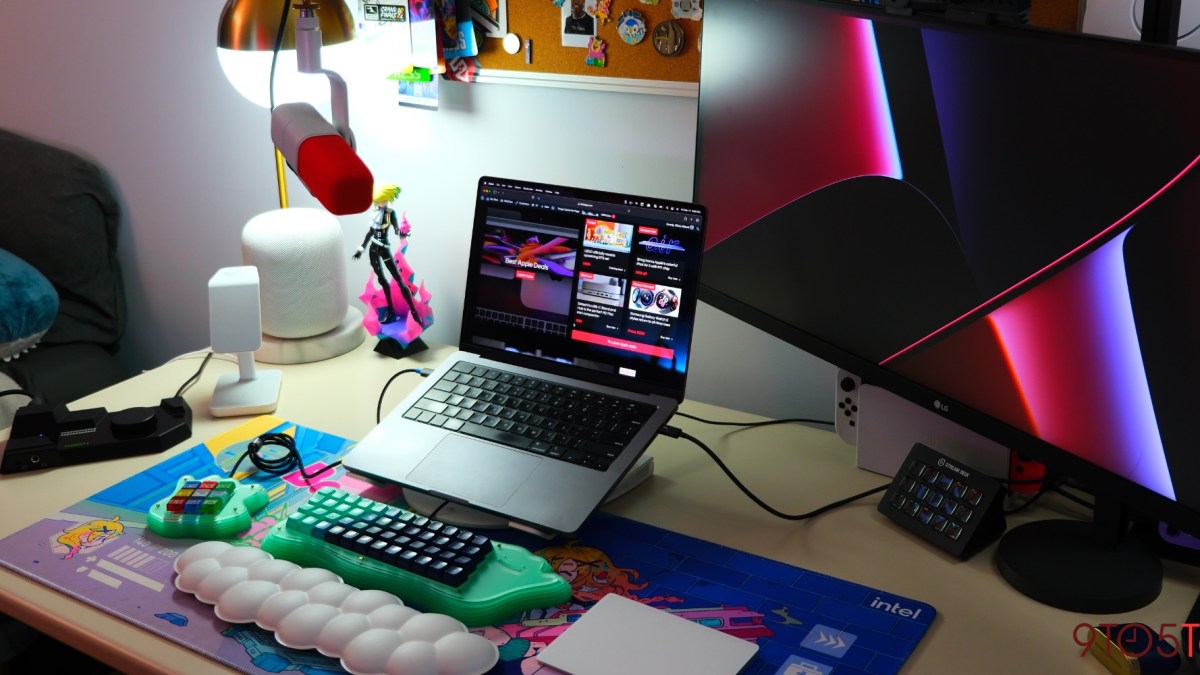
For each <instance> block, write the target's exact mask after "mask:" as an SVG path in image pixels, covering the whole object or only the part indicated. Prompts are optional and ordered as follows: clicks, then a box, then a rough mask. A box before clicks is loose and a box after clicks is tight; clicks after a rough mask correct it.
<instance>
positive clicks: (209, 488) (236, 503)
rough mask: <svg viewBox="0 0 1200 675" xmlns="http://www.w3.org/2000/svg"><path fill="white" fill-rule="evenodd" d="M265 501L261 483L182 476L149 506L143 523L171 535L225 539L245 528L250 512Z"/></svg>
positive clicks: (177, 537)
mask: <svg viewBox="0 0 1200 675" xmlns="http://www.w3.org/2000/svg"><path fill="white" fill-rule="evenodd" d="M266 505H267V493H266V490H264V489H263V487H262V486H261V485H257V484H249V485H242V484H241V483H239V482H238V481H236V480H234V479H232V478H220V477H217V476H210V477H208V478H203V479H196V478H193V477H191V476H184V477H183V478H181V479H180V480H179V482H178V483H177V484H176V486H175V491H174V492H172V493H171V495H170V496H169V497H167V498H166V499H163V500H161V501H159V502H156V503H155V504H154V506H152V507H150V512H149V513H148V514H147V516H148V517H147V519H146V524H147V526H148V527H149V528H150V531H151V532H154V533H155V534H158V535H161V536H164V537H170V538H173V539H227V538H229V537H232V536H234V535H236V534H238V533H241V532H244V531H246V530H247V529H248V528H249V527H250V523H251V522H252V518H251V514H252V513H254V512H255V511H257V510H259V509H261V508H262V507H264V506H266Z"/></svg>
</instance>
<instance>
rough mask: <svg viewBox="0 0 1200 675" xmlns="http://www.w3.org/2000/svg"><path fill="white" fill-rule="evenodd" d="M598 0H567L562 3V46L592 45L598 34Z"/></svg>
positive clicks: (586, 46) (585, 47)
mask: <svg viewBox="0 0 1200 675" xmlns="http://www.w3.org/2000/svg"><path fill="white" fill-rule="evenodd" d="M595 13H596V0H566V2H564V3H563V4H562V46H564V47H583V48H584V49H587V48H589V47H591V46H592V38H593V37H595V36H596V17H595Z"/></svg>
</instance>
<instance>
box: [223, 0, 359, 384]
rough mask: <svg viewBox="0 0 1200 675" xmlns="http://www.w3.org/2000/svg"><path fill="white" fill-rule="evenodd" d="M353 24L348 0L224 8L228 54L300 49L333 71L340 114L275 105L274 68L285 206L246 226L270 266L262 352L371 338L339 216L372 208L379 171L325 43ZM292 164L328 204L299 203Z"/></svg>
mask: <svg viewBox="0 0 1200 675" xmlns="http://www.w3.org/2000/svg"><path fill="white" fill-rule="evenodd" d="M322 25H325V26H327V27H329V29H330V30H329V31H328V32H325V31H323V30H322V28H321V27H322ZM353 25H354V20H353V17H352V16H351V14H350V11H349V9H348V8H347V7H346V6H345V4H344V3H343V2H342V1H341V0H325V2H324V3H323V4H320V5H318V4H317V3H315V2H311V1H310V0H302V1H301V2H298V3H296V4H294V5H293V4H292V0H282V2H278V1H275V2H272V1H268V0H229V1H228V2H227V3H226V5H225V8H224V10H223V11H222V13H221V19H220V24H219V27H218V46H219V47H221V48H222V49H221V50H218V51H219V53H224V52H225V50H249V51H271V52H273V53H274V54H273V58H277V57H278V54H279V52H280V51H281V50H285V49H289V50H294V53H295V56H296V65H297V70H298V71H299V72H300V73H307V74H311V75H316V76H324V77H323V78H320V77H318V78H316V79H318V80H319V81H320V80H324V82H323V83H322V84H325V83H327V89H328V94H329V97H330V108H331V111H332V117H333V123H332V124H331V123H330V122H328V121H326V119H325V118H324V117H323V116H322V115H321V114H320V113H319V112H318V111H317V110H316V108H314V107H313V106H312V105H311V104H310V103H305V102H288V103H283V104H280V105H275V104H274V98H275V96H274V87H273V78H274V75H272V79H271V80H269V81H268V83H267V85H268V86H267V88H268V90H269V92H270V100H271V138H272V141H273V142H274V145H275V168H276V180H277V183H278V189H279V209H276V210H273V211H268V212H266V213H262V214H259V215H257V216H255V217H254V218H252V219H250V221H249V222H247V224H246V226H245V228H244V229H243V231H242V256H243V261H244V262H245V263H246V264H247V265H254V266H256V267H258V269H259V274H260V292H261V295H262V302H261V307H262V330H263V344H262V347H260V348H259V349H258V350H257V351H256V352H255V355H256V357H257V358H258V360H260V361H266V362H269V363H302V362H309V361H317V360H321V359H325V358H330V357H333V356H337V355H338V354H342V353H344V352H347V351H349V350H351V349H353V348H354V347H356V346H357V345H358V344H360V343H361V342H362V341H363V339H365V333H364V331H363V329H362V326H361V322H362V313H361V311H360V310H358V309H357V308H355V307H351V305H350V300H349V292H348V290H347V285H346V274H345V262H344V258H345V257H346V256H345V251H344V243H343V236H342V229H341V226H340V224H339V223H338V221H337V219H336V218H334V215H335V214H336V215H348V214H352V213H361V212H364V211H366V210H367V209H369V208H370V206H371V199H372V191H373V184H374V179H373V177H372V175H371V172H370V170H369V169H367V167H366V165H365V164H363V162H362V160H361V159H360V158H359V157H358V154H357V153H356V152H355V150H354V136H353V133H352V131H351V130H350V123H349V112H348V104H347V91H346V82H345V80H343V79H342V77H341V76H340V75H338V74H337V73H336V72H334V71H332V70H327V69H325V68H323V67H322V64H321V47H322V45H323V44H324V43H328V44H338V43H343V42H346V41H348V40H351V39H352V38H353V37H354V32H353ZM273 63H274V61H273ZM222 65H223V67H224V68H225V69H226V74H227V75H229V76H230V77H231V81H233V80H234V79H235V78H237V77H238V73H239V70H238V69H237V68H235V67H234V66H233V65H231V63H230V62H229V59H228V58H226V57H225V56H222ZM272 70H274V66H273V67H272ZM235 86H236V85H235ZM239 90H240V89H239ZM285 166H290V167H291V169H292V170H293V171H294V172H295V173H296V175H297V177H299V178H300V180H301V182H302V183H303V184H304V186H305V187H306V188H308V190H309V192H311V193H312V194H313V196H314V197H316V198H317V200H318V201H319V202H320V203H321V205H322V206H323V207H324V209H312V208H289V205H288V195H287V174H286V171H285Z"/></svg>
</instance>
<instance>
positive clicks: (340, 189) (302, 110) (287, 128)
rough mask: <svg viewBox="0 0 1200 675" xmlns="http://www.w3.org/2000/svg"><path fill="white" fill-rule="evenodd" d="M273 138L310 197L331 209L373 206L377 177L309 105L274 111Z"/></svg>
mask: <svg viewBox="0 0 1200 675" xmlns="http://www.w3.org/2000/svg"><path fill="white" fill-rule="evenodd" d="M271 140H272V141H273V142H274V143H275V147H276V148H279V151H280V152H281V153H282V154H283V157H284V159H286V160H287V163H288V166H290V167H292V171H294V172H295V173H296V176H297V177H299V178H300V182H301V183H304V187H306V188H308V191H309V192H310V193H312V196H314V197H316V198H317V201H319V202H321V206H324V207H325V209H326V210H328V211H329V212H330V213H332V214H334V215H338V216H345V215H349V214H352V213H362V212H364V211H366V210H367V209H369V208H371V201H372V198H373V193H374V184H375V178H374V176H372V175H371V170H370V169H368V168H367V165H366V164H364V163H363V161H362V159H361V158H360V157H359V156H358V153H356V152H355V151H354V148H353V147H352V146H351V145H350V144H349V143H348V142H346V139H345V138H343V137H342V135H341V134H339V133H338V131H337V129H336V128H335V127H334V126H333V125H332V124H330V123H329V122H328V121H326V120H325V118H324V117H322V116H321V113H319V112H317V109H316V108H314V107H312V105H310V104H308V103H283V104H280V105H277V106H275V110H273V111H272V112H271Z"/></svg>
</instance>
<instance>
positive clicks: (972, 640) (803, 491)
mask: <svg viewBox="0 0 1200 675" xmlns="http://www.w3.org/2000/svg"><path fill="white" fill-rule="evenodd" d="M374 343H375V341H374V340H373V339H371V338H368V340H367V341H366V342H364V343H363V345H362V346H360V347H359V348H358V349H356V350H355V351H353V352H350V353H349V354H346V355H344V356H342V357H339V358H336V359H331V360H328V361H324V362H319V363H313V364H304V365H295V366H282V367H280V368H281V369H282V370H283V388H282V392H281V395H280V403H279V408H278V410H276V411H275V413H274V414H275V415H276V416H278V417H281V418H284V419H287V420H289V421H293V422H297V423H299V424H303V425H305V426H309V427H313V428H317V429H321V430H323V431H326V432H329V433H333V434H337V435H340V436H343V437H346V438H351V439H357V438H362V437H363V436H364V435H365V434H366V433H367V431H368V430H370V429H371V427H372V426H374V423H375V406H376V402H377V400H378V397H379V392H380V390H381V389H382V387H383V385H384V383H385V382H386V381H387V380H388V378H390V377H391V376H392V375H393V374H394V373H396V372H397V371H398V370H400V369H402V368H410V367H420V366H424V367H432V366H435V365H436V364H437V363H439V362H440V361H441V360H442V359H444V358H445V356H446V355H447V354H449V353H450V352H451V351H452V349H451V348H448V347H437V348H434V349H431V350H429V351H426V352H423V353H421V354H419V355H416V356H415V357H410V358H407V359H403V360H399V361H397V360H393V359H390V358H387V357H384V356H380V355H379V354H376V353H374V352H373V351H372V349H373V347H374ZM199 365H200V359H199V358H185V359H179V360H176V361H173V362H171V363H168V364H165V365H163V366H161V367H159V368H156V369H154V370H152V371H149V372H147V373H143V374H142V375H139V376H137V377H134V378H132V379H130V380H127V381H125V382H122V383H121V384H118V385H116V386H114V387H111V388H109V389H106V390H104V391H102V392H100V393H98V394H95V395H93V396H90V397H88V398H85V399H82V400H81V401H78V402H76V403H74V404H72V405H71V406H70V409H71V410H81V409H84V408H89V407H101V406H102V407H105V408H107V409H108V410H110V411H116V410H121V409H124V408H129V407H134V406H150V405H156V404H157V402H158V401H159V400H160V399H162V398H166V397H170V396H173V395H174V394H175V391H176V390H177V389H178V388H179V387H180V385H182V384H183V382H184V381H186V380H187V379H188V378H189V377H190V376H191V375H192V374H193V373H194V372H195V370H196V369H197V367H198V366H199ZM259 367H260V368H274V367H279V366H269V365H262V364H260V365H259ZM236 371H237V366H236V364H234V363H231V362H228V361H224V360H219V359H216V358H214V359H213V360H212V361H211V362H210V363H209V365H208V367H207V369H206V370H205V372H204V375H203V377H202V378H201V380H200V381H199V382H198V383H196V384H195V385H194V386H193V387H191V389H189V390H188V392H187V393H186V395H185V398H186V399H187V401H188V403H189V404H190V405H191V406H192V408H193V411H194V421H193V431H192V437H191V438H190V439H189V440H188V441H185V442H184V443H181V444H180V445H179V446H177V447H175V448H173V449H170V450H167V451H166V452H164V453H162V454H153V455H144V456H141V457H134V458H128V459H121V460H112V461H108V462H97V463H92V464H82V465H77V466H71V467H63V468H58V469H52V470H50V471H45V472H32V473H23V474H13V475H0V514H3V518H2V519H0V536H6V535H8V534H10V533H12V532H15V531H17V530H19V529H21V528H23V527H25V526H27V525H29V524H31V523H34V522H36V521H38V520H40V519H41V518H42V517H44V516H45V515H47V514H49V513H52V512H54V511H56V510H57V509H60V508H62V507H65V506H68V505H70V504H73V503H75V502H77V501H79V500H81V499H84V498H85V497H87V496H89V495H91V494H93V493H95V492H97V491H98V490H100V489H103V488H104V487H107V486H109V485H112V484H114V483H116V482H118V481H119V480H121V479H123V478H125V477H128V476H130V475H132V474H135V473H137V472H139V471H142V470H144V469H146V468H147V467H149V466H152V465H154V464H156V463H158V462H159V461H161V460H162V459H163V458H164V456H166V455H170V454H171V453H174V452H178V451H180V450H183V449H185V448H188V447H191V446H193V445H195V444H196V443H199V442H201V441H203V440H204V439H206V438H209V437H211V436H214V435H216V434H218V433H220V432H222V431H225V430H227V429H230V428H232V427H234V426H236V425H237V424H240V423H241V422H243V421H244V420H245V419H246V418H222V419H216V418H213V417H211V416H210V415H209V413H208V408H207V403H208V397H209V395H210V394H211V392H212V389H213V385H214V383H215V381H216V378H217V376H218V375H219V374H221V373H226V372H236ZM418 379H419V378H418V376H417V375H415V374H408V375H403V376H401V377H399V378H397V379H396V381H394V382H393V383H392V385H391V386H390V387H389V389H388V393H387V397H386V399H385V401H384V413H385V414H386V412H387V411H388V410H389V409H390V407H391V406H393V405H395V403H396V402H398V401H399V400H400V398H401V397H402V396H403V395H404V394H405V393H406V392H407V391H408V390H409V389H410V388H411V387H413V386H414V385H415V383H416V382H417V381H418ZM746 386H752V385H750V384H747V385H746ZM831 407H832V406H831ZM682 410H683V411H685V412H689V413H692V414H694V415H699V416H702V417H706V418H708V419H716V420H739V421H753V420H755V419H759V418H756V417H754V416H753V415H748V414H744V413H738V412H735V411H731V410H726V409H723V408H717V407H714V406H710V405H705V404H702V403H696V402H692V401H686V402H685V403H684V404H683V406H682ZM831 412H832V411H831ZM674 424H676V425H677V426H679V427H681V428H683V429H685V430H686V431H688V433H690V434H692V435H694V436H696V437H697V438H700V439H701V440H703V441H705V442H706V443H708V444H709V445H710V447H712V448H713V449H714V450H716V451H717V453H718V454H719V455H720V456H721V457H722V459H723V460H724V461H725V462H726V463H727V464H728V465H729V466H730V468H731V469H732V470H733V471H734V472H735V473H736V474H737V475H738V476H739V477H740V478H741V479H742V480H743V482H745V483H746V484H747V485H748V486H750V487H751V488H752V489H753V490H755V491H756V492H757V493H758V494H759V496H761V497H762V498H763V499H765V500H766V501H767V502H768V503H770V504H772V505H773V506H775V507H776V508H778V509H779V510H782V511H785V512H789V513H801V512H807V511H809V510H811V509H813V508H816V507H818V506H821V505H824V504H826V503H829V502H832V501H836V500H837V499H840V498H842V497H846V496H849V495H852V494H855V493H858V492H861V491H863V490H866V489H868V488H871V487H873V486H877V485H883V484H886V483H887V482H888V479H886V478H885V477H882V476H879V475H877V474H873V473H870V472H867V471H863V470H860V469H858V468H857V467H856V466H855V458H854V449H853V448H852V447H850V446H848V445H846V444H845V443H844V442H842V441H841V440H840V439H839V438H838V437H837V436H836V435H835V434H833V433H831V432H829V431H825V430H818V429H815V428H811V427H806V426H799V425H791V424H787V425H774V426H768V427H764V428H759V429H738V428H736V427H720V426H711V425H705V424H701V423H698V422H694V421H692V420H688V419H684V418H679V417H677V418H676V419H675V421H674ZM5 438H7V431H0V440H3V439H5ZM649 453H650V454H651V455H652V456H653V457H654V460H655V475H654V477H653V478H651V479H650V480H649V481H647V482H646V483H643V484H642V485H640V486H638V487H637V488H636V489H634V490H633V491H632V492H630V493H628V494H627V495H625V496H623V497H621V498H620V499H618V500H616V501H615V502H613V503H612V504H610V505H608V506H607V507H605V508H606V510H608V511H610V512H613V513H617V514H620V515H622V516H626V517H629V518H633V519H635V520H640V521H643V522H647V523H651V524H654V525H657V526H659V527H664V528H667V529H671V530H675V531H678V532H682V533H685V534H689V535H692V536H695V537H699V538H703V539H707V540H710V541H714V542H718V543H721V544H724V545H727V546H731V547H734V548H737V549H741V550H743V551H747V552H750V553H755V554H758V555H762V556H766V557H768V558H773V559H776V560H780V561H783V562H786V563H790V564H793V565H796V566H799V567H802V568H805V569H808V570H812V571H815V572H821V573H824V574H828V575H831V576H836V577H841V578H843V579H847V580H849V581H855V582H858V583H862V584H864V585H867V586H872V587H875V588H879V589H881V590H885V591H888V592H891V593H894V594H898V595H904V596H909V597H911V598H914V599H917V600H922V601H924V602H927V603H929V604H931V605H933V606H934V607H935V608H937V610H938V617H937V619H936V620H935V622H934V624H933V626H932V628H931V629H930V631H929V632H928V633H927V634H926V636H925V638H924V639H923V640H922V641H921V643H920V644H919V645H918V647H917V650H916V652H915V653H914V654H913V656H912V657H911V658H910V660H909V661H908V663H907V665H906V668H905V672H922V673H925V672H939V673H943V672H945V673H948V672H968V671H969V672H972V673H1000V672H1025V671H1031V672H1055V673H1066V672H1079V673H1105V672H1107V671H1106V670H1104V668H1103V667H1102V666H1101V665H1100V663H1099V662H1098V661H1095V660H1094V659H1093V658H1092V657H1090V656H1089V657H1087V658H1081V657H1080V651H1081V650H1080V648H1079V647H1078V646H1077V645H1076V644H1075V639H1074V634H1075V633H1074V631H1075V628H1076V626H1078V625H1079V624H1080V623H1081V622H1091V623H1101V622H1113V623H1118V622H1128V621H1140V622H1143V623H1146V624H1150V625H1151V626H1153V627H1155V628H1157V627H1158V626H1160V625H1161V624H1180V623H1183V622H1184V621H1185V620H1186V617H1187V613H1188V611H1189V609H1190V608H1191V606H1192V603H1193V601H1194V600H1195V599H1196V594H1197V591H1198V590H1200V570H1197V569H1196V568H1192V567H1188V566H1184V565H1179V564H1175V563H1170V562H1168V563H1166V565H1165V566H1166V578H1165V579H1164V588H1163V592H1162V594H1161V595H1160V596H1159V599H1158V600H1157V601H1156V602H1155V603H1153V604H1152V605H1150V606H1149V607H1147V608H1145V609H1142V610H1139V611H1137V612H1133V613H1129V614H1124V615H1108V616H1088V615H1081V614H1074V613H1071V612H1066V611H1062V610H1058V609H1053V608H1050V607H1046V606H1043V605H1040V604H1038V603H1036V602H1034V601H1032V600H1029V599H1027V598H1025V597H1024V596H1022V595H1020V594H1018V593H1017V592H1015V591H1013V590H1012V589H1011V588H1009V587H1008V586H1007V585H1006V584H1005V582H1004V581H1003V580H1002V579H1001V578H1000V577H999V575H998V574H997V573H996V571H995V566H994V562H993V552H994V549H995V545H993V546H992V547H991V548H989V549H985V550H984V551H983V552H981V553H979V554H977V555H975V556H974V557H973V558H971V559H970V560H968V561H965V562H964V561H959V560H957V559H955V558H952V557H950V556H948V555H946V554H944V553H942V552H940V551H939V550H937V549H934V548H933V547H932V546H930V545H927V544H925V543H923V542H921V541H919V540H917V539H916V538H915V537H913V536H912V535H910V534H908V533H907V532H905V531H903V530H901V529H900V528H899V527H897V526H895V525H894V524H893V523H891V522H890V521H889V520H888V519H887V518H885V517H884V516H882V515H881V514H879V513H878V512H877V511H876V510H875V508H876V504H877V503H878V501H879V498H880V495H873V496H871V497H868V498H866V499H863V500H860V501H859V502H856V503H854V504H851V505H848V506H844V507H842V508H839V509H836V510H834V511H831V512H829V513H826V514H823V515H821V516H818V517H816V518H814V519H811V520H807V521H802V522H790V521H784V520H781V519H778V518H775V517H773V516H771V515H769V514H767V513H766V512H764V511H762V510H761V509H759V507H757V506H756V505H754V504H753V503H752V502H750V501H749V500H748V499H746V498H745V497H744V496H743V495H742V494H741V493H740V492H738V490H737V488H736V487H735V486H734V485H733V484H732V483H730V482H729V480H728V479H727V478H726V477H725V476H724V475H723V474H722V473H721V472H720V470H719V469H718V468H717V467H716V465H715V464H714V463H713V462H712V460H711V459H710V458H709V457H708V456H707V455H705V454H704V453H703V452H702V451H701V450H700V449H699V448H697V447H696V446H695V445H693V444H691V443H689V442H688V441H685V440H673V439H668V438H662V437H660V438H659V439H658V440H656V441H655V442H654V444H653V445H652V446H651V447H650V450H649ZM1044 501H1046V502H1047V505H1045V506H1038V507H1035V508H1033V509H1030V513H1022V514H1020V515H1019V516H1017V517H1010V519H1009V523H1010V526H1011V525H1012V524H1015V523H1019V522H1022V521H1024V520H1028V519H1031V518H1039V517H1042V518H1044V517H1049V516H1055V515H1060V514H1061V513H1062V512H1070V508H1069V507H1068V506H1064V504H1065V502H1064V501H1056V500H1055V499H1054V498H1050V497H1048V498H1046V499H1045V500H1044ZM1050 508H1053V509H1056V510H1059V511H1058V513H1056V512H1055V511H1051V510H1048V509H1050ZM0 612H3V613H6V614H8V615H10V616H13V617H15V618H18V619H20V620H22V621H25V622H26V623H28V624H30V625H32V626H34V627H35V628H37V629H39V630H41V631H43V632H45V633H48V634H50V635H52V636H54V637H56V638H58V639H60V640H62V641H64V642H67V643H69V644H71V645H73V646H75V647H76V648H78V649H80V650H82V651H84V652H87V653H89V654H91V655H92V656H94V657H96V658H98V659H101V660H103V661H105V662H107V663H108V664H110V665H111V666H113V667H114V668H116V669H119V670H121V671H124V672H167V671H170V672H198V671H200V670H213V669H216V668H220V666H219V665H218V664H216V663H215V662H213V661H210V660H208V659H206V658H205V657H203V656H201V655H199V654H197V653H194V652H191V651H189V650H188V649H186V648H184V647H181V646H178V645H176V644H174V643H171V642H169V641H167V640H164V639H161V638H159V637H157V636H155V635H152V634H150V633H147V632H145V631H143V630H142V629H140V628H137V627H135V626H133V625H132V624H128V623H125V622H124V621H121V620H119V619H116V618H113V617H111V616H109V615H108V614H105V613H104V612H102V611H100V610H97V609H94V608H92V607H90V606H88V605H85V604H83V603H81V602H79V601H77V600H74V599H72V598H70V597H68V596H66V595H63V594H61V593H59V592H57V591H54V590H52V589H50V588H48V587H45V586H42V585H40V584H38V583H37V582H34V581H31V580H29V579H27V578H25V577H23V576H21V575H19V574H16V573H14V572H11V571H9V570H7V569H0Z"/></svg>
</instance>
